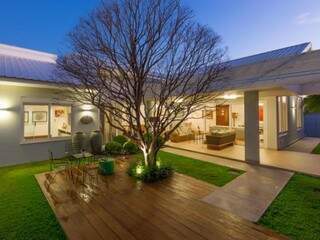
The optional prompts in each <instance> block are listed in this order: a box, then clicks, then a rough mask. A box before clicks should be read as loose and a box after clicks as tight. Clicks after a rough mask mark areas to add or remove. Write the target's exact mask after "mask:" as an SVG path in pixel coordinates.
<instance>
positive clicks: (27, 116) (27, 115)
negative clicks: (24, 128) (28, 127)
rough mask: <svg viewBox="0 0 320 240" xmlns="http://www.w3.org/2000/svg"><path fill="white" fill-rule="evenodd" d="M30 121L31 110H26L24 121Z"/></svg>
mask: <svg viewBox="0 0 320 240" xmlns="http://www.w3.org/2000/svg"><path fill="white" fill-rule="evenodd" d="M28 122H29V112H28V111H24V123H28Z"/></svg>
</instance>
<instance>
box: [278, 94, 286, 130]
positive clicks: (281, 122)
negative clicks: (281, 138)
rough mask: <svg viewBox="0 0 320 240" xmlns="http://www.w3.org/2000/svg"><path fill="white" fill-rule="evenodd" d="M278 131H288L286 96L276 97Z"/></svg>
mask: <svg viewBox="0 0 320 240" xmlns="http://www.w3.org/2000/svg"><path fill="white" fill-rule="evenodd" d="M278 131H279V133H284V132H287V131H288V101H287V97H286V96H282V97H278Z"/></svg>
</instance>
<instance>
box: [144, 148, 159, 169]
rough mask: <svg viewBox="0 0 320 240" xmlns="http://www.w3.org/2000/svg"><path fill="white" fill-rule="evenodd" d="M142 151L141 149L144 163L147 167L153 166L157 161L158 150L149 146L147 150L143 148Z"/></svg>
mask: <svg viewBox="0 0 320 240" xmlns="http://www.w3.org/2000/svg"><path fill="white" fill-rule="evenodd" d="M142 151H143V158H144V164H145V165H146V166H148V167H152V166H155V165H156V162H157V154H158V150H157V149H152V148H150V149H149V150H148V151H147V150H143V149H142Z"/></svg>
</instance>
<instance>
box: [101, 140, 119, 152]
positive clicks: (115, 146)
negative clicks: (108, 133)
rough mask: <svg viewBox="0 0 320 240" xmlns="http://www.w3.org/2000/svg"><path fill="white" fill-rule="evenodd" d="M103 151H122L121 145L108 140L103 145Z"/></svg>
mask: <svg viewBox="0 0 320 240" xmlns="http://www.w3.org/2000/svg"><path fill="white" fill-rule="evenodd" d="M105 152H106V153H107V154H121V153H122V145H121V144H120V143H118V142H115V141H112V142H108V143H107V144H106V145H105Z"/></svg>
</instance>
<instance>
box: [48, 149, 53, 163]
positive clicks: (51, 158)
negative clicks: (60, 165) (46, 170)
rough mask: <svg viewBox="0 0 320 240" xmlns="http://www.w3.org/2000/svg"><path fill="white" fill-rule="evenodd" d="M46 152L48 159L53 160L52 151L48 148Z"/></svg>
mask: <svg viewBox="0 0 320 240" xmlns="http://www.w3.org/2000/svg"><path fill="white" fill-rule="evenodd" d="M48 152H49V159H50V160H51V161H53V160H54V158H53V153H52V151H51V150H50V149H49V150H48Z"/></svg>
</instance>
